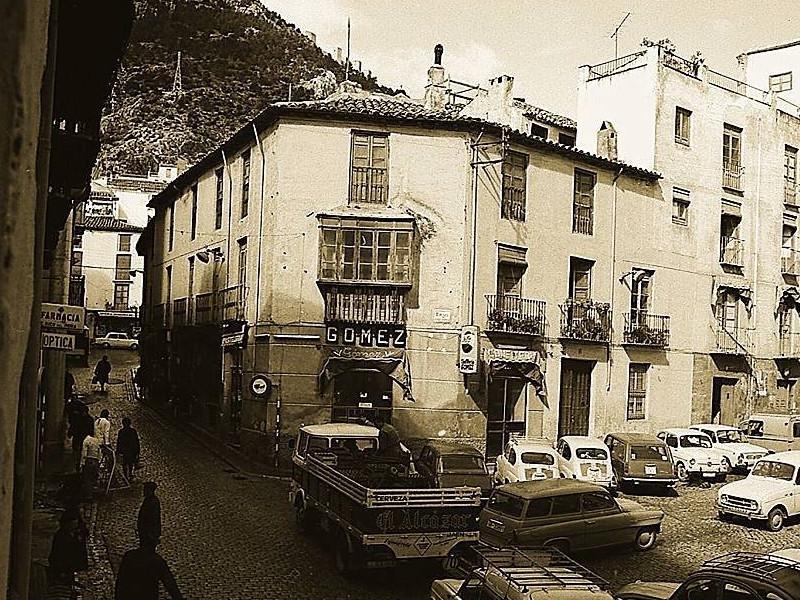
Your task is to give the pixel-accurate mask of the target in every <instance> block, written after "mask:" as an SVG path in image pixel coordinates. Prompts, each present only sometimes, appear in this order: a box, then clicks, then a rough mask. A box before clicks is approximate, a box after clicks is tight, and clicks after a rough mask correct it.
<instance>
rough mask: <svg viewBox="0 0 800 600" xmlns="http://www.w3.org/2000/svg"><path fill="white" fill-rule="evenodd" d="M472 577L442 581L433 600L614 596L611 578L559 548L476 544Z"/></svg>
mask: <svg viewBox="0 0 800 600" xmlns="http://www.w3.org/2000/svg"><path fill="white" fill-rule="evenodd" d="M475 554H476V555H477V557H478V559H477V560H476V561H475V563H476V564H477V565H478V566H475V567H473V568H470V569H468V570H467V577H466V579H438V580H436V581H434V582H433V584H431V596H430V597H431V600H492V599H499V598H507V599H509V600H558V599H564V600H567V599H569V600H614V597H613V596H612V595H611V592H610V586H609V585H608V583H607V582H606V581H604V580H603V579H601V578H600V577H599V576H597V575H596V574H594V573H593V572H592V571H590V570H589V569H587V568H586V567H584V566H582V565H580V564H578V563H576V562H575V561H573V560H572V559H571V558H569V557H567V556H565V555H564V554H563V553H561V552H559V551H558V550H556V549H555V548H537V549H535V550H520V549H519V548H500V549H495V548H489V547H479V548H476V550H475Z"/></svg>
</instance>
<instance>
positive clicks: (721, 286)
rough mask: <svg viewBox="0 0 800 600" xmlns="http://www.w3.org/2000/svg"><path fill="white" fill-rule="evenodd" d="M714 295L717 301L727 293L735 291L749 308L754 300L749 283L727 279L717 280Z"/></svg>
mask: <svg viewBox="0 0 800 600" xmlns="http://www.w3.org/2000/svg"><path fill="white" fill-rule="evenodd" d="M715 279H716V281H715V285H714V295H715V301H716V299H717V298H718V297H719V296H720V295H721V294H722V293H723V292H725V291H728V290H735V291H736V292H738V294H739V299H740V300H741V301H742V302H743V303H744V304H745V305H746V306H747V305H749V304H750V302H751V301H752V299H753V289H752V286H751V285H750V282H749V281H746V280H745V281H739V280H735V279H729V278H726V277H720V278H715Z"/></svg>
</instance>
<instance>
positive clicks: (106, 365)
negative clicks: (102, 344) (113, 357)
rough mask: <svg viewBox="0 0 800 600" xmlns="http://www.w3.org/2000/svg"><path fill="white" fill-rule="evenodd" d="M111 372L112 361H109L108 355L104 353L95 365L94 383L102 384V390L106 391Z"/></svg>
mask: <svg viewBox="0 0 800 600" xmlns="http://www.w3.org/2000/svg"><path fill="white" fill-rule="evenodd" d="M110 373H111V363H110V362H109V361H108V356H105V355H103V358H101V359H100V360H99V361H98V362H97V365H95V367H94V377H93V378H92V383H97V384H99V385H100V391H101V392H105V391H106V384H107V383H108V376H109V374H110Z"/></svg>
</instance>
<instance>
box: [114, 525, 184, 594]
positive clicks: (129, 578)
mask: <svg viewBox="0 0 800 600" xmlns="http://www.w3.org/2000/svg"><path fill="white" fill-rule="evenodd" d="M159 583H161V584H164V588H165V589H166V590H167V593H168V594H169V596H170V598H172V600H182V599H183V596H181V592H180V590H179V589H178V584H177V582H176V581H175V577H174V576H173V575H172V571H170V568H169V565H168V564H167V561H165V560H164V559H163V558H162V556H161V555H160V554H158V552H156V544H153V543H151V542H149V541H147V540H143V539H142V538H141V537H140V538H139V547H138V548H137V549H135V550H128V551H127V552H126V553H125V555H124V556H123V557H122V562H121V563H120V565H119V571H118V572H117V582H116V585H115V586H114V600H158V587H159Z"/></svg>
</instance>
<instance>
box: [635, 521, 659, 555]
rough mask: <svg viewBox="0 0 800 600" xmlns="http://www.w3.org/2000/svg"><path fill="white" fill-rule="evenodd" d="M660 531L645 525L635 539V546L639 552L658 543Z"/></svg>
mask: <svg viewBox="0 0 800 600" xmlns="http://www.w3.org/2000/svg"><path fill="white" fill-rule="evenodd" d="M657 537H658V532H657V531H656V530H655V529H652V528H648V527H644V528H642V529H640V530H639V531H637V532H636V539H635V540H634V541H633V547H634V548H636V549H637V550H638V551H639V552H645V551H647V550H650V549H651V548H652V547H653V546H655V545H656V538H657Z"/></svg>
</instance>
